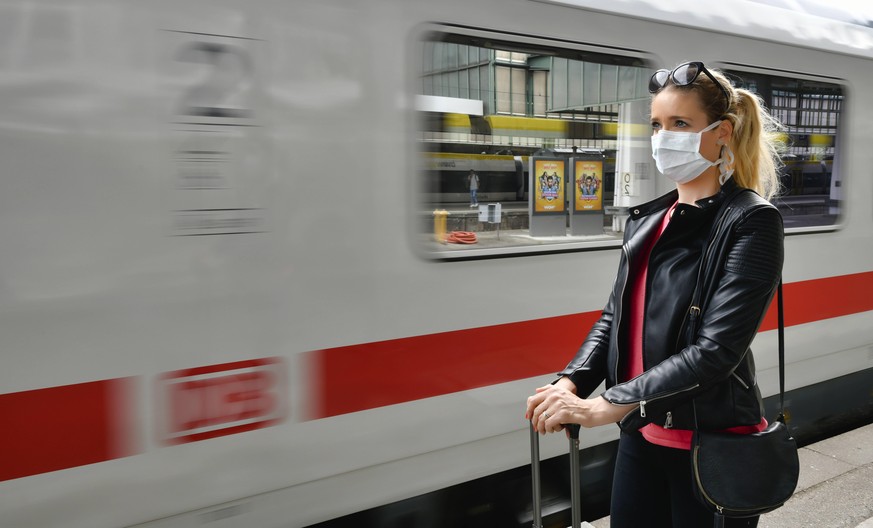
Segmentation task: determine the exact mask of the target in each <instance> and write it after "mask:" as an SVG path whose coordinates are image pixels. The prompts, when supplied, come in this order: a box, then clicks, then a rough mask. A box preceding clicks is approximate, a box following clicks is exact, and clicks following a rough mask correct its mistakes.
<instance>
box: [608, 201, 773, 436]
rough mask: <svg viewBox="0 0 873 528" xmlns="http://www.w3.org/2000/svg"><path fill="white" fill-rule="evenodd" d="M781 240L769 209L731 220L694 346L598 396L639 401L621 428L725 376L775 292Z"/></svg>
mask: <svg viewBox="0 0 873 528" xmlns="http://www.w3.org/2000/svg"><path fill="white" fill-rule="evenodd" d="M783 237H784V230H783V226H782V217H781V216H780V214H779V212H778V211H777V210H776V209H775V208H773V207H765V208H759V209H756V210H754V211H752V212H751V213H746V216H744V217H741V218H739V219H738V220H737V221H736V223H735V226H734V228H733V233H732V234H731V235H730V238H729V241H728V247H727V251H726V253H723V254H724V255H725V257H723V259H722V261H721V262H722V264H721V265H720V266H721V269H720V273H719V276H718V277H717V278H716V281H717V282H716V283H715V285H714V287H713V289H712V290H710V291H711V292H712V293H711V295H710V296H709V299H708V301H707V303H706V305H705V306H704V310H703V313H702V314H701V317H702V319H701V321H700V325H699V329H698V332H697V337H696V339H695V340H694V342H693V343H691V344H689V345H688V346H686V347H685V348H683V349H682V350H681V351H680V352H679V353H677V354H674V355H672V356H670V357H669V358H667V359H666V360H664V361H662V362H661V363H659V364H658V365H655V366H654V367H652V368H650V369H649V370H647V371H646V372H644V373H643V374H641V375H640V376H637V377H636V378H634V379H632V380H629V381H627V382H625V383H621V384H618V385H615V386H614V387H612V388H610V389H608V390H607V391H605V392H604V393H603V397H604V398H606V399H607V400H608V401H610V402H612V403H616V404H631V403H637V402H640V404H641V405H640V409H637V410H635V411H633V412H631V413H630V414H629V415H628V416H627V417H625V419H624V420H622V423H621V426H622V428H624V429H631V430H634V429H638V428H639V427H641V426H643V425H645V424H646V423H647V421H646V420H645V417H644V416H643V415H644V414H645V413H646V412H647V411H648V412H650V413H652V414H657V413H660V412H665V411H666V410H669V409H670V408H672V407H673V406H675V405H676V404H677V403H681V401H682V400H684V399H687V398H688V397H690V396H694V395H696V394H698V393H701V392H704V391H706V390H707V389H709V388H711V387H712V386H713V385H714V384H716V383H718V382H720V381H723V380H725V379H726V378H728V377H729V376H730V375H731V373H732V372H733V371H734V369H736V367H737V365H739V363H740V361H741V360H742V359H743V357H744V355H745V354H746V351H747V350H748V348H749V345H750V344H751V342H752V340H753V339H754V337H755V335H756V334H757V331H758V327H759V326H760V324H761V321H762V320H763V318H764V315H765V313H766V311H767V308H768V306H769V304H770V301H771V300H772V298H773V295H774V293H775V290H776V286H777V284H778V282H779V278H780V275H781V272H782V262H783V258H784V257H783V251H784V250H783Z"/></svg>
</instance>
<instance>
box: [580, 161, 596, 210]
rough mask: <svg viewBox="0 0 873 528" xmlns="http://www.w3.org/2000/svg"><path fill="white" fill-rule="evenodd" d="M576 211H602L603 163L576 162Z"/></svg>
mask: <svg viewBox="0 0 873 528" xmlns="http://www.w3.org/2000/svg"><path fill="white" fill-rule="evenodd" d="M574 168H575V172H574V174H575V180H576V181H575V185H574V187H575V197H574V198H575V200H574V202H573V203H575V204H576V205H575V210H576V211H601V210H602V209H603V162H602V161H585V160H576V165H575V167H574Z"/></svg>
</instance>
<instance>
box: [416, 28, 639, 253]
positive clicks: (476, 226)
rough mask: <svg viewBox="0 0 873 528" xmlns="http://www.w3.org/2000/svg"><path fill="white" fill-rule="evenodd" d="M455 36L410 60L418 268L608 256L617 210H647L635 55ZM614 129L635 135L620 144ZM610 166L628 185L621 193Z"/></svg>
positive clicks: (435, 39) (439, 39)
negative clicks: (424, 258) (571, 254)
mask: <svg viewBox="0 0 873 528" xmlns="http://www.w3.org/2000/svg"><path fill="white" fill-rule="evenodd" d="M454 31H455V30H449V31H445V32H444V31H435V32H431V33H428V34H427V35H426V36H425V38H423V39H422V40H421V42H420V44H419V50H418V55H417V57H420V68H419V71H418V75H417V77H416V79H415V82H416V92H417V105H416V106H417V110H418V111H417V117H418V127H419V128H418V136H417V141H418V147H419V157H418V159H419V167H418V175H419V177H418V182H419V186H418V187H417V189H416V193H417V205H418V207H417V208H416V211H417V213H418V215H419V217H420V222H419V223H418V229H417V231H416V233H415V234H416V236H417V237H419V238H420V242H421V244H422V246H423V247H424V248H425V249H426V251H427V252H428V254H430V255H432V256H435V257H436V258H463V257H468V258H469V257H474V258H475V257H477V256H489V255H494V254H498V255H513V254H518V253H529V252H540V251H554V250H565V249H569V250H574V249H586V248H597V247H615V246H617V245H618V244H619V243H620V241H621V237H622V232H621V228H622V227H623V222H622V221H621V219H622V218H624V217H626V215H624V216H623V213H626V211H627V207H626V206H628V205H630V204H631V203H640V202H642V201H645V200H647V199H649V198H652V197H654V196H655V190H654V184H653V183H652V181H651V180H652V178H651V175H652V174H654V169H653V168H650V165H651V150H650V146H649V139H648V136H649V134H650V126H649V124H648V117H647V115H648V106H649V93H648V88H647V83H648V79H649V77H650V76H651V73H652V71H653V70H652V68H651V67H650V66H649V65H648V64H647V63H646V61H645V60H644V59H643V58H642V57H641V56H640V55H639V54H637V55H633V54H627V55H622V54H619V53H616V52H615V51H614V50H609V51H606V50H603V51H601V50H598V49H592V48H589V47H583V46H580V47H578V48H576V49H568V46H569V45H563V44H562V45H560V46H553V45H551V43H550V42H548V41H542V40H535V39H529V40H527V41H521V40H519V39H518V38H516V37H515V36H512V37H509V36H506V35H500V34H495V33H491V32H485V31H482V32H476V31H474V30H470V32H469V33H466V34H458V33H455V32H454ZM620 122H623V123H625V124H633V125H635V126H633V127H624V129H625V130H628V131H629V132H630V134H629V135H628V137H626V138H621V137H619V134H618V130H619V126H618V125H619V123H620ZM637 125H638V126H637ZM617 160H618V161H617ZM617 165H620V166H622V167H625V169H622V170H623V172H624V173H628V174H629V175H630V174H631V173H632V174H633V176H634V177H633V178H630V176H629V179H628V182H627V183H626V184H625V182H623V181H622V182H621V183H622V184H621V185H619V186H616V177H615V174H616V171H617V169H616V166H617ZM532 171H533V175H532ZM619 188H620V192H619V196H618V197H617V196H616V189H619ZM622 205H624V206H625V207H624V208H622V207H621V206H622Z"/></svg>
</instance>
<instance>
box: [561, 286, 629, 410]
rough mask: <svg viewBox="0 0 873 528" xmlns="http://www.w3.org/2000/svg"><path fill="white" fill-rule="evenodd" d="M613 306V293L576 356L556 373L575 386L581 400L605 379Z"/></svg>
mask: <svg viewBox="0 0 873 528" xmlns="http://www.w3.org/2000/svg"><path fill="white" fill-rule="evenodd" d="M614 305H615V292H613V293H612V294H610V296H609V301H608V302H607V303H606V307H604V308H603V311H602V312H601V313H600V319H598V320H597V322H595V323H594V325H592V327H591V330H590V331H589V332H588V336H587V337H586V338H585V341H583V342H582V346H580V347H579V350H578V352H576V356H575V357H574V358H573V360H572V361H570V363H569V364H568V365H567V367H566V368H564V370H562V371H561V372H559V373H558V375H559V376H567V377H569V378H570V381H572V382H573V384H574V385H576V395H577V396H579V397H581V398H586V397H588V395H589V394H591V393H592V392H594V389H596V388H597V387H598V386H599V385H600V383H601V382H602V381H603V380H604V379H606V368H607V355H608V353H609V339H610V334H611V331H612V321H613V307H614Z"/></svg>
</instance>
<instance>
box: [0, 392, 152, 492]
mask: <svg viewBox="0 0 873 528" xmlns="http://www.w3.org/2000/svg"><path fill="white" fill-rule="evenodd" d="M134 379H135V378H118V379H110V380H103V381H94V382H90V383H79V384H76V385H65V386H62V387H51V388H48V389H38V390H30V391H24V392H14V393H11V394H0V417H2V420H3V434H0V481H3V480H10V479H15V478H20V477H25V476H28V475H36V474H39V473H47V472H50V471H58V470H60V469H67V468H72V467H76V466H83V465H86V464H94V463H97V462H104V461H106V460H112V459H116V458H121V457H125V456H130V455H133V454H135V453H136V452H138V451H139V449H138V447H137V445H136V442H135V441H134V436H135V434H134V432H135V431H137V430H138V429H137V425H136V424H135V423H134V422H133V421H132V415H134V414H135V412H134V409H135V406H134V405H133V402H132V401H131V398H130V397H129V394H130V389H131V385H132V384H133V382H134Z"/></svg>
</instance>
